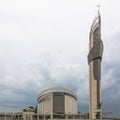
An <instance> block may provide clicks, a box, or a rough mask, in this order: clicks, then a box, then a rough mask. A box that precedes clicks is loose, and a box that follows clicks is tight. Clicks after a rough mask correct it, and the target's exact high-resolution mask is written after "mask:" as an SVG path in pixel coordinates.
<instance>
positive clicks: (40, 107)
mask: <svg viewBox="0 0 120 120" xmlns="http://www.w3.org/2000/svg"><path fill="white" fill-rule="evenodd" d="M37 114H52V115H53V114H77V96H76V94H75V93H74V91H72V90H71V89H68V88H63V87H54V88H49V89H46V90H44V91H43V92H41V93H40V95H39V96H38V99H37Z"/></svg>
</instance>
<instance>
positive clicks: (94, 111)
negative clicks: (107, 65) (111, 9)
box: [88, 12, 103, 120]
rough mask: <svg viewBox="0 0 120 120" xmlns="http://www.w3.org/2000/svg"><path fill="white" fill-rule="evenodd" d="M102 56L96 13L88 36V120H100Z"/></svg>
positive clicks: (99, 29) (99, 20)
mask: <svg viewBox="0 0 120 120" xmlns="http://www.w3.org/2000/svg"><path fill="white" fill-rule="evenodd" d="M102 54H103V42H102V40H101V17H100V13H99V12H98V14H97V16H96V18H95V19H94V21H93V24H92V26H91V30H90V36H89V54H88V64H89V75H90V104H89V116H90V119H91V120H93V119H100V118H102V103H101V60H102Z"/></svg>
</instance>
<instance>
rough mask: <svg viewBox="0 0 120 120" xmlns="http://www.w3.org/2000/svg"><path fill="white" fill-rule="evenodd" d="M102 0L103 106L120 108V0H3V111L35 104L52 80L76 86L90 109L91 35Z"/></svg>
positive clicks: (0, 62)
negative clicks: (89, 50) (89, 60)
mask: <svg viewBox="0 0 120 120" xmlns="http://www.w3.org/2000/svg"><path fill="white" fill-rule="evenodd" d="M99 2H100V4H101V8H100V13H101V18H102V40H103V42H104V55H103V61H102V98H103V107H104V111H105V112H115V113H117V114H119V113H120V80H119V79H120V71H119V68H120V62H119V61H120V52H119V51H120V47H119V40H120V34H119V32H120V15H119V11H120V7H119V6H120V0H1V1H0V111H16V110H17V111H20V110H22V109H23V108H25V107H27V106H29V105H36V102H37V100H36V99H37V96H38V94H39V93H40V92H41V90H43V89H45V88H47V87H52V86H65V87H70V88H71V89H73V90H75V92H76V93H77V96H78V107H79V111H81V112H86V111H88V105H89V100H88V99H89V87H88V86H89V74H88V62H87V54H88V47H89V46H88V44H89V39H88V38H89V31H90V27H91V24H92V21H93V19H94V17H95V15H96V13H97V4H98V3H99Z"/></svg>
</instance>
